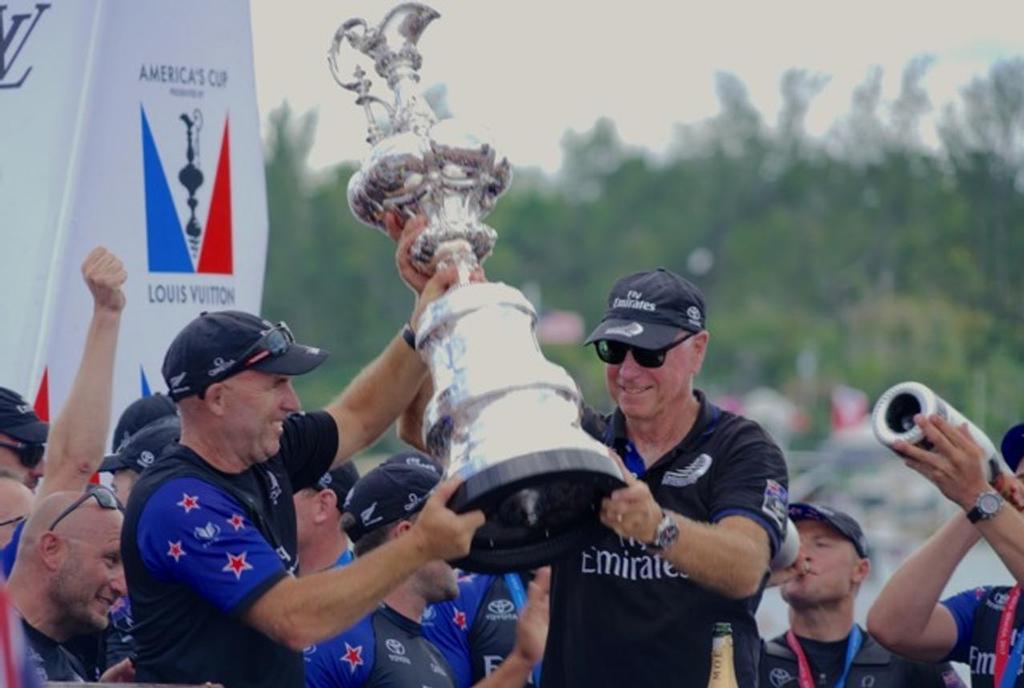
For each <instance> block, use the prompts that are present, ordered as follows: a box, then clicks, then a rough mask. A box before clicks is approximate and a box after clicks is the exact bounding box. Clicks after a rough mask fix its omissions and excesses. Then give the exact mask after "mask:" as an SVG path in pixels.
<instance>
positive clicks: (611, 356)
mask: <svg viewBox="0 0 1024 688" xmlns="http://www.w3.org/2000/svg"><path fill="white" fill-rule="evenodd" d="M695 334H697V333H696V332H691V333H690V334H688V335H686V336H685V337H683V338H682V339H679V340H677V341H674V342H672V343H671V344H669V345H668V346H665V347H662V348H660V349H643V348H641V347H639V346H633V345H632V344H626V343H625V342H616V341H612V340H611V339H598V340H597V341H596V342H594V348H595V349H596V350H597V357H598V358H600V359H601V360H602V361H604V362H605V363H610V364H611V365H619V364H620V363H622V362H623V361H625V360H626V352H628V351H632V352H633V360H634V361H636V362H637V365H640V366H642V367H644V368H660V367H661V366H662V365H664V363H665V356H666V355H668V352H669V351H670V350H671V349H674V348H676V347H677V346H679V345H680V344H682V343H683V342H685V341H687V340H689V339H690V337H692V336H693V335H695Z"/></svg>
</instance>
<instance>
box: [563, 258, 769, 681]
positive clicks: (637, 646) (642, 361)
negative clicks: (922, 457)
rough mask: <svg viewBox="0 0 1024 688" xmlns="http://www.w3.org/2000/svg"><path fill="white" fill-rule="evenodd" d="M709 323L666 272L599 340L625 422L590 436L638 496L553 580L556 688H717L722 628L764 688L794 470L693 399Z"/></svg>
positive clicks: (638, 284)
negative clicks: (714, 670)
mask: <svg viewBox="0 0 1024 688" xmlns="http://www.w3.org/2000/svg"><path fill="white" fill-rule="evenodd" d="M706 318H707V312H706V308H705V304H704V297H703V295H702V294H701V293H700V290H699V289H697V287H696V286H694V285H693V284H691V283H690V282H688V281H687V280H685V279H683V278H682V277H679V276H678V275H676V274H674V273H672V272H670V271H668V270H666V269H664V268H658V269H656V270H650V271H647V272H638V273H634V274H631V275H628V276H626V277H624V278H622V279H620V280H619V281H618V282H616V283H615V285H614V286H613V287H612V290H611V294H610V295H609V297H608V307H607V310H606V311H605V313H604V317H603V318H602V320H601V323H600V324H599V325H598V327H597V329H595V330H594V332H593V333H592V334H591V335H590V337H589V338H588V339H587V342H588V343H592V344H594V347H595V349H596V352H597V355H598V357H599V358H600V359H601V360H602V361H603V362H604V363H605V364H606V368H605V382H606V385H607V388H608V392H609V394H610V395H611V398H612V400H613V401H614V402H615V404H616V409H615V411H614V412H613V413H611V414H609V415H601V414H597V413H595V412H593V411H592V410H590V409H584V414H583V427H584V428H585V429H586V430H587V431H588V432H589V433H590V434H591V435H593V436H594V437H596V438H598V439H599V440H601V441H602V442H604V443H605V444H606V445H608V446H609V447H611V448H612V449H614V450H615V452H616V453H617V454H618V455H619V456H621V457H622V461H623V463H624V464H625V467H626V469H627V470H626V471H625V473H626V479H627V486H626V487H624V488H622V489H620V490H617V491H616V492H614V493H613V494H612V495H611V496H610V497H609V498H608V499H606V500H605V501H604V503H603V505H602V511H601V520H602V522H603V523H604V524H605V525H606V526H608V528H609V531H607V533H606V535H604V536H603V537H602V538H601V539H600V540H599V541H598V542H597V543H595V544H594V545H592V546H589V547H586V548H584V549H583V550H581V551H579V552H577V553H575V554H574V555H572V556H570V557H567V558H565V559H563V560H562V561H560V562H558V563H557V564H556V565H555V566H554V568H553V576H552V588H551V619H552V625H551V631H550V634H549V636H548V645H547V651H546V653H545V656H544V678H543V681H544V686H545V688H561V687H563V686H564V687H566V688H570V687H574V686H623V685H643V686H655V685H674V686H699V687H700V688H703V687H704V686H705V685H706V683H707V680H708V675H709V673H710V669H711V664H710V659H711V640H712V631H713V628H714V625H715V624H716V623H719V622H727V623H729V624H731V625H732V632H733V639H734V643H735V651H734V655H735V663H736V675H737V677H738V679H739V683H740V685H742V686H752V685H756V681H757V664H758V658H759V655H760V649H761V642H760V638H759V635H758V631H757V624H756V621H755V618H754V612H755V611H756V609H757V605H758V603H759V602H760V598H761V592H762V590H763V587H764V581H765V578H766V572H767V571H768V564H769V561H770V559H771V556H772V553H773V552H774V551H775V550H776V549H777V548H778V547H779V544H780V542H781V539H782V537H783V533H784V532H785V524H786V503H787V474H786V464H785V461H784V459H783V457H782V453H781V451H780V450H779V448H778V447H777V446H776V445H775V443H774V442H773V441H772V440H771V438H770V437H769V436H768V435H767V433H765V432H764V430H762V429H761V427H760V426H758V425H757V424H756V423H754V422H752V421H750V420H747V419H745V418H742V417H740V416H737V415H735V414H732V413H730V412H728V411H725V410H722V409H720V408H718V407H717V406H715V405H714V404H712V403H711V402H710V401H709V400H708V399H707V398H706V397H705V395H704V394H703V393H702V392H701V391H699V390H697V389H695V388H694V378H695V377H696V375H697V373H698V372H700V369H701V365H702V363H703V361H704V355H705V353H706V351H707V346H708V340H709V335H708V332H707V330H706V329H705V327H706ZM626 648H632V650H630V651H626Z"/></svg>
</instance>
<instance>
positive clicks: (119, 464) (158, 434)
mask: <svg viewBox="0 0 1024 688" xmlns="http://www.w3.org/2000/svg"><path fill="white" fill-rule="evenodd" d="M180 438H181V419H180V418H178V416H177V415H174V416H164V417H163V418H157V419H156V420H155V421H153V422H152V423H150V424H149V425H147V426H145V427H143V428H142V429H141V430H139V431H138V432H137V433H135V434H134V435H132V436H130V437H129V438H128V441H126V442H125V443H124V445H122V446H121V448H120V449H118V450H117V452H116V453H114V454H112V455H110V456H107V457H105V458H104V459H103V461H102V462H101V463H100V467H99V469H98V470H99V471H100V472H110V473H116V472H118V471H121V470H131V471H135V472H136V473H141V472H142V471H144V470H146V469H147V468H149V467H150V466H151V465H153V462H154V461H156V460H157V459H158V458H160V455H161V454H162V453H163V451H164V450H165V449H166V448H167V447H169V446H170V445H172V444H174V443H175V442H177V441H178V440H179V439H180Z"/></svg>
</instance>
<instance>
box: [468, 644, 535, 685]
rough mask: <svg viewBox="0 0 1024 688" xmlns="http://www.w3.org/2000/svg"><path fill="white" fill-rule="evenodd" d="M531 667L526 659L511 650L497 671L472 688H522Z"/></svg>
mask: <svg viewBox="0 0 1024 688" xmlns="http://www.w3.org/2000/svg"><path fill="white" fill-rule="evenodd" d="M531 671H533V667H532V666H531V665H530V663H529V662H527V661H526V659H525V658H524V657H523V656H522V655H520V654H518V653H517V652H516V651H515V650H513V651H512V652H511V653H510V654H509V656H508V657H506V658H505V661H504V662H502V663H501V666H499V667H498V668H497V669H495V670H494V671H492V672H491V673H490V674H489V675H488V676H487V677H485V678H484V679H483V680H482V681H478V682H476V683H474V684H473V688H522V687H523V686H524V685H526V681H527V679H529V678H530V672H531Z"/></svg>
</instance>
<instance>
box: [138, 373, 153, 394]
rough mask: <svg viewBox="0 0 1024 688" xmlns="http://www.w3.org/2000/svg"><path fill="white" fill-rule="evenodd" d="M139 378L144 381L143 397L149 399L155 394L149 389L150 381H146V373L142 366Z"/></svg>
mask: <svg viewBox="0 0 1024 688" xmlns="http://www.w3.org/2000/svg"><path fill="white" fill-rule="evenodd" d="M139 377H140V378H141V381H142V396H144V397H148V396H150V395H151V394H153V392H151V391H150V389H149V381H148V380H147V379H146V371H145V370H143V369H142V366H139Z"/></svg>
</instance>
